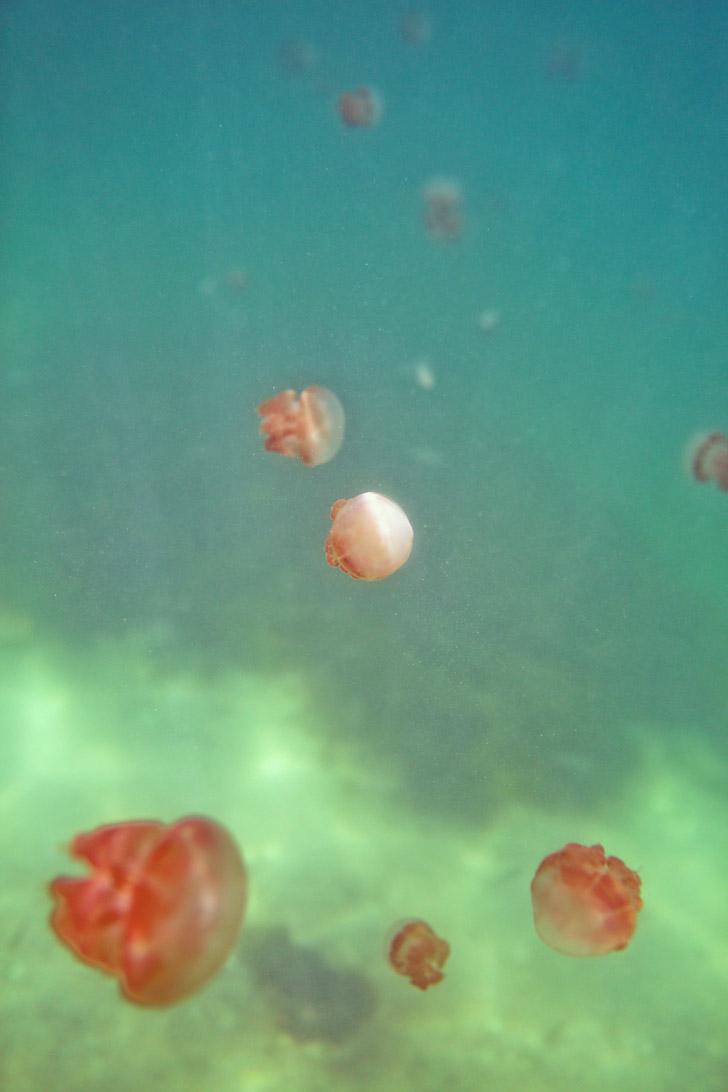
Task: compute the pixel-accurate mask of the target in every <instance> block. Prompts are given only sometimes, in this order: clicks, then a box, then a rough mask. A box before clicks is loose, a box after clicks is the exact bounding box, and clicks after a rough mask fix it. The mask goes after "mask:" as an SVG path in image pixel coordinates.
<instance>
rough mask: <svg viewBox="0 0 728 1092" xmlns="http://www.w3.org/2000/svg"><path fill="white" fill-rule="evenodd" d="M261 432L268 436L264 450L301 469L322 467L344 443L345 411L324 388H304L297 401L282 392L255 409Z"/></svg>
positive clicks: (337, 400) (295, 398) (293, 394)
mask: <svg viewBox="0 0 728 1092" xmlns="http://www.w3.org/2000/svg"><path fill="white" fill-rule="evenodd" d="M258 413H259V414H260V415H261V417H262V418H263V420H262V421H261V424H260V431H261V432H262V433H263V434H264V435H266V436H267V437H268V439H267V440H266V441H265V449H266V451H276V452H278V454H280V455H287V456H288V457H289V458H291V459H300V460H301V462H302V463H303V465H304V466H321V465H322V464H323V463H328V462H329V461H330V460H331V459H333V457H334V455H336V453H337V452H338V451H339V449H340V448H341V445H342V444H343V442H344V424H345V417H344V408H343V406H342V405H341V402H340V401H339V399H338V398H337V397H336V395H335V394H333V393H332V392H331V391H329V390H327V389H326V388H325V387H307V388H306V390H305V391H302V392H301V397H300V398H299V397H298V395H297V394H296V392H295V391H281V393H280V394H277V395H275V397H273V398H269V399H268V401H267V402H263V403H261V405H260V406H258Z"/></svg>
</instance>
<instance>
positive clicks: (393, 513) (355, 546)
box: [326, 493, 413, 580]
mask: <svg viewBox="0 0 728 1092" xmlns="http://www.w3.org/2000/svg"><path fill="white" fill-rule="evenodd" d="M331 519H332V520H333V523H332V526H331V530H330V532H329V537H328V538H327V540H326V560H327V561H328V563H329V565H334V566H338V567H339V568H340V569H341V571H342V572H344V573H346V574H347V575H348V576H352V577H353V578H354V579H355V580H383V579H384V578H385V577H387V576H391V575H392V573H394V572H396V571H397V569H400V568H401V567H402V565H404V563H405V561H406V560H407V558H408V557H409V555H410V553H411V552H412V539H413V531H412V525H411V523H410V521H409V520H408V519H407V516H406V515H405V514H404V512H403V511H402V509H401V508H400V506H399V505H398V504H396V503H395V501H393V500H390V499H389V497H383V496H382V494H381V493H360V494H359V496H357V497H352V498H351V500H339V501H337V502H336V504H335V505H334V506H333V508H332V509H331Z"/></svg>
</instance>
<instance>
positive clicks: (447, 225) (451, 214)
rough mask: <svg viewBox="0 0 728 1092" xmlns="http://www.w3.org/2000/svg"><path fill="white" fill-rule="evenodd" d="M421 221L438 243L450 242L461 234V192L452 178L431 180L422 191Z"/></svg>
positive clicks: (458, 185) (458, 184)
mask: <svg viewBox="0 0 728 1092" xmlns="http://www.w3.org/2000/svg"><path fill="white" fill-rule="evenodd" d="M422 198H423V200H424V211H423V220H424V223H425V227H426V229H427V231H428V233H429V234H430V235H431V236H432V238H433V239H436V240H437V241H438V242H451V241H452V240H454V239H459V238H460V236H461V235H462V233H463V192H462V189H461V186H460V183H459V182H456V181H455V180H454V179H452V178H432V179H430V181H429V182H427V183H426V185H425V186H424V187H423V190H422Z"/></svg>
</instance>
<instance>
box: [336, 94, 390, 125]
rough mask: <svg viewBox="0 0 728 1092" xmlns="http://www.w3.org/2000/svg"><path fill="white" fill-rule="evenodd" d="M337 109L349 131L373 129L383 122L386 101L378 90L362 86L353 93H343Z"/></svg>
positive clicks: (338, 99)
mask: <svg viewBox="0 0 728 1092" xmlns="http://www.w3.org/2000/svg"><path fill="white" fill-rule="evenodd" d="M336 109H337V112H338V114H339V117H340V118H341V120H342V121H343V123H344V125H346V126H347V127H348V128H349V129H372V128H373V127H374V126H375V125H378V124H379V122H380V120H381V117H382V112H383V110H384V99H383V98H382V96H381V94H380V93H379V91H377V90H376V88H374V87H368V86H366V85H362V86H361V87H357V88H355V89H354V90H353V91H342V92H341V94H340V95H339V97H338V98H337V100H336Z"/></svg>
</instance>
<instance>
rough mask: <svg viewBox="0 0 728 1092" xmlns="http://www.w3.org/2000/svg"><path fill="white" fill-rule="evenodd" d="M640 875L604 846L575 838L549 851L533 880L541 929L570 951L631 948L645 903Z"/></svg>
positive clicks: (552, 944) (551, 940)
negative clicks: (641, 891)
mask: <svg viewBox="0 0 728 1092" xmlns="http://www.w3.org/2000/svg"><path fill="white" fill-rule="evenodd" d="M640 883H641V881H640V878H639V876H638V875H637V873H636V872H633V871H632V870H631V869H630V868H627V866H626V864H624V862H623V861H620V859H619V857H605V855H604V849H603V847H602V846H582V845H578V844H577V843H576V842H570V843H569V844H568V845H566V846H564V848H563V849H561V850H559V852H558V853H551V854H550V855H549V856H548V857H545V858H544V860H543V861H542V862H541V864H540V865H539V866H538V869H537V871H536V875H535V876H534V878H533V882H532V884H531V898H532V900H533V918H534V924H535V926H536V932H537V933H538V935H539V936H540V938H541V940H542V941H543V942H544V944H548V946H549V947H550V948H554V949H555V950H556V951H557V952H561V953H562V954H563V955H569V956H597V955H606V954H607V953H608V952H619V951H621V950H622V948H626V947H627V945H628V944H629V942H630V940H631V939H632V935H633V933H634V931H635V928H636V927H637V914H638V913H639V911H640V910H641V909H642V899H641V898H640Z"/></svg>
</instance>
